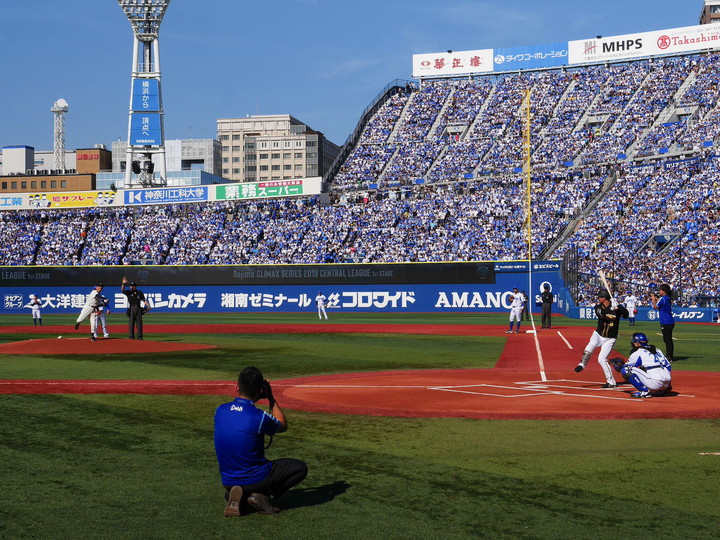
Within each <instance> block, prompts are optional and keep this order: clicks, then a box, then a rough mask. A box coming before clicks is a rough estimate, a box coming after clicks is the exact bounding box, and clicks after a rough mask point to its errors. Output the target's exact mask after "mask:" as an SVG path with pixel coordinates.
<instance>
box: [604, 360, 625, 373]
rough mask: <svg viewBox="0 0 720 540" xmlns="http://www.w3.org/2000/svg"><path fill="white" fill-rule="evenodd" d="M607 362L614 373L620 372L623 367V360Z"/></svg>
mask: <svg viewBox="0 0 720 540" xmlns="http://www.w3.org/2000/svg"><path fill="white" fill-rule="evenodd" d="M608 362H609V363H610V365H611V366H612V367H613V368H614V369H615V371H620V370H621V369H622V367H623V366H624V365H625V360H623V359H622V358H620V357H616V358H609V359H608Z"/></svg>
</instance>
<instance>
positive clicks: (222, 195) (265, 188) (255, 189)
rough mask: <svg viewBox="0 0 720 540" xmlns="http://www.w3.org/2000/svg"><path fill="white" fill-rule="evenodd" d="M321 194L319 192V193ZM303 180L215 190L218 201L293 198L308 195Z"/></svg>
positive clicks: (244, 185)
mask: <svg viewBox="0 0 720 540" xmlns="http://www.w3.org/2000/svg"><path fill="white" fill-rule="evenodd" d="M318 192H319V191H318ZM308 194H309V193H306V192H305V191H304V184H303V180H300V179H298V180H274V181H272V182H243V183H241V184H225V185H220V186H217V187H216V188H215V198H216V199H217V200H218V201H224V200H236V199H261V198H266V197H291V196H297V195H308Z"/></svg>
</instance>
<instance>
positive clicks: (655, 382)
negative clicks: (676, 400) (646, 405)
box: [632, 367, 671, 392]
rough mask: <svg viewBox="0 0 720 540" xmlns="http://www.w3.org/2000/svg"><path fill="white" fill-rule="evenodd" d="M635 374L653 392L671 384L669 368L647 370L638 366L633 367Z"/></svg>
mask: <svg viewBox="0 0 720 540" xmlns="http://www.w3.org/2000/svg"><path fill="white" fill-rule="evenodd" d="M632 373H633V375H637V378H638V379H640V382H641V383H643V384H644V385H645V386H647V388H648V390H650V391H651V392H661V391H663V390H665V389H666V388H667V387H668V386H670V380H671V375H670V372H669V371H668V370H667V369H662V368H656V369H649V370H648V371H647V372H646V371H645V370H642V369H640V368H638V367H634V368H632Z"/></svg>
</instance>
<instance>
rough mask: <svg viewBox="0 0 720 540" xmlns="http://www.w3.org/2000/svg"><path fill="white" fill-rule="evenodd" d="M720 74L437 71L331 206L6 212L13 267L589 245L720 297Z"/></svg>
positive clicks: (686, 66) (433, 255)
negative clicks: (528, 216) (467, 74)
mask: <svg viewBox="0 0 720 540" xmlns="http://www.w3.org/2000/svg"><path fill="white" fill-rule="evenodd" d="M719 80H720V55H718V54H704V55H690V56H684V57H678V58H666V59H659V60H655V61H649V60H648V61H638V62H631V63H625V64H619V65H613V66H594V67H586V68H582V69H574V70H569V69H567V70H562V69H561V70H550V71H545V72H538V73H521V74H515V75H505V76H498V77H494V78H488V77H479V78H475V79H472V78H469V79H463V80H433V81H425V82H423V83H422V84H421V85H420V87H419V88H418V89H412V88H410V87H407V88H405V89H403V90H401V91H398V92H397V93H396V94H395V95H393V96H392V97H391V98H390V99H388V100H387V101H386V102H385V103H384V105H383V106H382V107H380V109H379V110H378V111H377V113H376V114H375V115H374V116H373V117H372V118H371V119H370V120H369V122H368V123H367V125H366V126H365V129H364V131H363V133H362V135H361V136H360V140H359V142H358V144H357V146H356V147H355V148H354V150H353V151H352V152H351V153H350V155H349V157H348V159H347V160H346V161H345V163H344V164H343V165H342V167H341V169H340V171H339V173H338V174H337V176H336V177H335V179H334V182H333V183H332V188H331V192H330V201H331V202H330V204H321V202H320V198H319V197H314V196H313V197H307V196H306V197H300V198H294V199H272V200H251V201H226V202H217V203H205V204H200V203H196V204H186V205H182V204H178V205H156V206H144V207H106V208H94V209H71V210H52V209H42V210H35V211H20V212H0V221H1V222H2V227H1V228H0V241H1V242H2V245H3V249H2V250H1V251H0V265H107V264H134V263H135V262H138V261H140V262H143V263H150V264H275V263H331V262H349V261H352V262H408V261H410V262H430V261H468V260H513V259H526V258H527V254H528V249H529V246H530V247H531V251H532V256H533V258H538V257H543V258H561V257H563V255H564V254H566V253H568V252H570V251H571V250H572V251H574V252H577V253H578V254H579V257H580V261H581V264H580V270H581V272H583V273H585V274H589V275H592V274H595V273H597V271H598V270H600V269H602V270H604V271H605V272H606V273H607V274H608V275H609V276H611V278H612V279H615V280H617V281H618V282H622V283H623V287H625V288H632V289H635V290H636V291H637V295H638V296H640V297H642V295H643V294H644V293H647V292H649V291H650V289H652V287H654V286H655V284H657V283H662V282H669V283H671V284H672V285H673V287H675V288H676V289H678V290H680V291H682V294H683V295H684V297H685V298H686V299H688V301H690V300H689V299H690V298H692V297H695V296H703V295H704V296H720V271H718V270H717V266H718V265H717V261H718V260H719V259H720V202H719V194H720V186H718V182H719V181H720V180H719V178H720V174H719V173H720V170H719V169H720V167H719V166H718V159H715V156H714V153H713V148H714V145H715V144H717V143H718V142H720V141H718V136H719V135H720V127H719V126H720V121H719V120H720V109H719V108H718V81H719ZM528 96H529V102H530V106H531V111H530V113H531V114H530V119H531V139H530V147H531V150H532V162H531V163H532V168H531V171H532V185H531V200H530V207H531V208H532V220H531V229H530V230H531V232H532V237H531V239H530V244H529V243H528V238H527V228H526V225H525V213H524V210H525V208H526V206H527V203H528V201H527V199H526V186H525V184H524V180H525V174H524V173H523V169H522V167H523V163H524V160H525V156H524V149H523V140H524V121H525V118H526V111H525V110H524V109H523V102H524V101H525V100H526V99H527V98H528ZM661 150H662V151H661ZM626 152H627V153H628V154H627V158H626V159H619V155H622V154H624V153H626ZM659 234H662V235H663V238H664V240H663V241H662V242H660V241H658V240H657V236H658V235H659ZM589 292H590V290H589V289H588V290H587V291H585V293H586V294H585V295H584V296H586V298H587V297H590V298H591V297H592V294H587V293H589ZM591 299H592V300H594V298H591Z"/></svg>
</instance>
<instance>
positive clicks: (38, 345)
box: [0, 337, 215, 355]
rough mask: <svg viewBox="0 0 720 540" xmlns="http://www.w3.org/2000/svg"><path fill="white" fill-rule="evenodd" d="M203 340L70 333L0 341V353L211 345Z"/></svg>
mask: <svg viewBox="0 0 720 540" xmlns="http://www.w3.org/2000/svg"><path fill="white" fill-rule="evenodd" d="M214 348H215V346H214V345H205V344H204V343H179V342H174V341H146V340H137V339H117V338H107V339H105V338H97V340H96V341H92V340H91V339H90V338H89V337H82V338H80V337H71V338H66V337H63V338H60V339H29V340H27V341H15V342H13V343H3V344H0V354H35V355H37V354H120V353H160V352H174V351H197V350H202V349H214Z"/></svg>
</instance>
